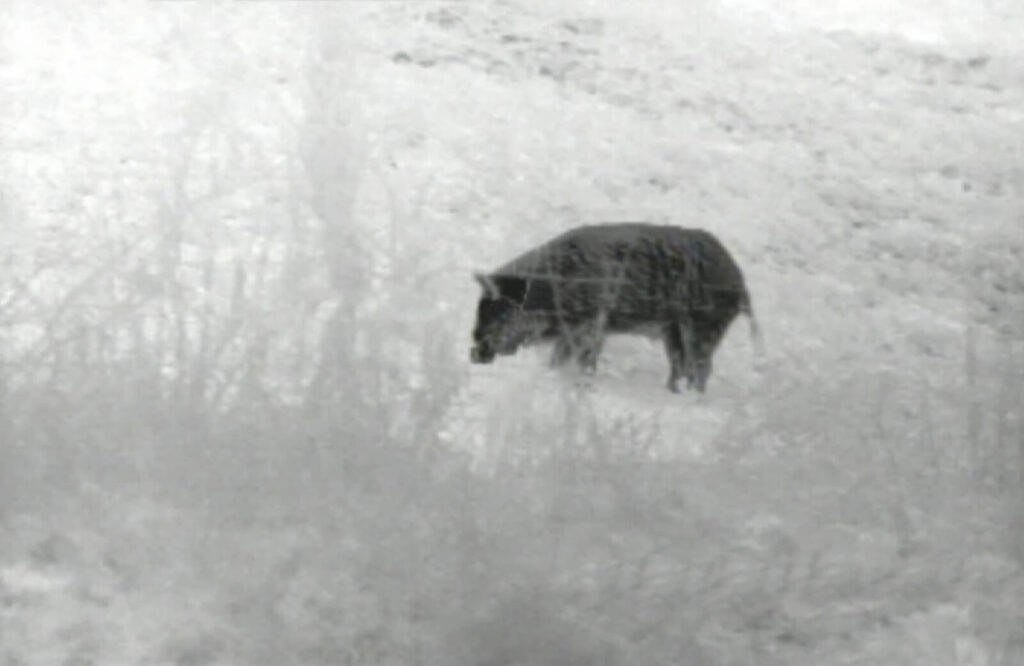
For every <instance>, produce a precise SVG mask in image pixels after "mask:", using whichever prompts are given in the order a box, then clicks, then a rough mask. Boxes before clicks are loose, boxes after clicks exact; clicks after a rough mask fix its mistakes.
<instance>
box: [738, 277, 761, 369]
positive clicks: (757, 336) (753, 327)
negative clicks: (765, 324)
mask: <svg viewBox="0 0 1024 666" xmlns="http://www.w3.org/2000/svg"><path fill="white" fill-rule="evenodd" d="M740 312H742V313H743V314H745V315H747V319H749V320H750V340H751V341H752V342H753V343H754V351H755V352H756V353H757V355H758V356H764V338H763V337H762V336H761V327H760V326H759V325H758V323H757V317H756V316H755V315H754V306H753V304H751V302H750V294H748V293H747V291H746V289H744V290H743V300H742V301H741V302H740Z"/></svg>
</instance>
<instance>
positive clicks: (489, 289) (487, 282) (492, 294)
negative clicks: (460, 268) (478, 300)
mask: <svg viewBox="0 0 1024 666" xmlns="http://www.w3.org/2000/svg"><path fill="white" fill-rule="evenodd" d="M473 277H474V278H476V281H477V282H479V283H480V286H481V287H483V288H484V295H485V296H487V298H490V299H495V298H501V290H500V289H498V283H497V282H495V281H494V278H492V277H491V276H490V275H486V274H484V273H474V274H473Z"/></svg>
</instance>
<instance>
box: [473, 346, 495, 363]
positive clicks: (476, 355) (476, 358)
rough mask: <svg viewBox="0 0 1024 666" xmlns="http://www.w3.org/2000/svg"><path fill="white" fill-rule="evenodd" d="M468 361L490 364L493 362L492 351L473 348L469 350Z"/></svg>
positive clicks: (478, 347) (484, 348)
mask: <svg viewBox="0 0 1024 666" xmlns="http://www.w3.org/2000/svg"><path fill="white" fill-rule="evenodd" d="M469 359H470V360H471V361H473V363H490V362H491V361H493V360H494V350H493V349H490V348H487V347H480V346H477V347H473V348H472V349H470V350H469Z"/></svg>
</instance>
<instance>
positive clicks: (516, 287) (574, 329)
mask: <svg viewBox="0 0 1024 666" xmlns="http://www.w3.org/2000/svg"><path fill="white" fill-rule="evenodd" d="M476 279H477V281H478V282H479V283H480V285H481V286H482V287H483V295H482V296H481V298H480V302H479V305H478V306H477V316H476V326H475V328H474V330H473V342H474V346H473V348H472V350H471V353H470V357H471V359H472V360H473V362H475V363H489V362H491V361H493V360H494V357H495V355H505V354H513V353H515V351H516V350H517V349H518V348H519V347H520V346H523V345H529V344H534V343H538V342H544V341H553V342H554V349H553V352H552V356H551V362H552V364H553V365H561V364H563V363H565V362H566V361H568V360H575V361H576V362H578V363H579V364H580V365H581V366H582V367H583V368H585V369H588V370H593V369H594V368H595V366H596V364H597V358H598V356H599V355H600V353H601V345H602V342H603V341H604V337H605V335H608V334H612V333H634V334H640V335H647V336H653V337H659V338H661V339H662V340H663V341H664V344H665V350H666V352H667V354H668V359H669V365H670V373H669V379H668V388H669V389H670V390H672V391H677V390H678V382H679V379H680V378H685V379H686V383H687V386H690V387H693V388H695V389H696V390H698V391H704V388H705V386H706V385H707V380H708V377H709V376H710V375H711V357H712V355H713V354H714V351H715V349H716V348H717V347H718V344H719V342H721V340H722V337H723V336H724V335H725V332H726V330H727V329H728V328H729V325H730V324H731V323H732V321H733V319H735V318H736V315H737V314H739V313H741V312H742V313H744V314H746V315H747V316H748V317H749V318H750V323H751V333H752V335H753V336H754V337H755V339H756V338H758V337H759V334H758V332H757V321H756V319H755V318H754V313H753V309H752V307H751V304H750V296H749V294H748V293H747V288H746V285H745V283H744V281H743V273H742V272H741V271H740V268H739V266H737V265H736V262H735V261H734V260H733V258H732V256H730V254H729V252H728V251H727V250H726V249H725V247H724V246H723V245H722V244H721V243H720V242H719V241H718V239H717V238H715V237H714V236H713V235H711V234H710V233H708V232H707V231H703V230H701V229H683V228H680V227H674V226H655V225H650V224H640V223H622V224H605V225H594V226H585V227H580V228H578V229H573V230H571V231H568V232H566V233H564V234H562V235H561V236H558V237H557V238H555V239H553V240H551V241H549V242H548V243H545V244H544V245H542V246H540V247H538V248H536V249H534V250H530V251H529V252H526V253H525V254H523V255H521V256H519V257H517V258H515V259H513V260H512V261H510V262H509V263H507V264H505V265H504V266H502V267H500V268H498V269H497V270H495V271H493V272H491V273H487V274H477V275H476Z"/></svg>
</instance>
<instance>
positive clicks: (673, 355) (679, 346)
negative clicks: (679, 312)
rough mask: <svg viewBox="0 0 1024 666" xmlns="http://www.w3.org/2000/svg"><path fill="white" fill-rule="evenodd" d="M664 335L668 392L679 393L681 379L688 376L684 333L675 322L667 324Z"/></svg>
mask: <svg viewBox="0 0 1024 666" xmlns="http://www.w3.org/2000/svg"><path fill="white" fill-rule="evenodd" d="M662 335H663V337H664V340H665V353H667V354H668V364H669V376H668V390H669V391H672V392H673V393H679V378H680V377H683V376H684V375H685V374H686V349H685V347H684V346H683V332H682V330H681V327H680V325H679V324H676V323H675V322H673V323H670V324H665V328H664V331H663V332H662Z"/></svg>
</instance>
